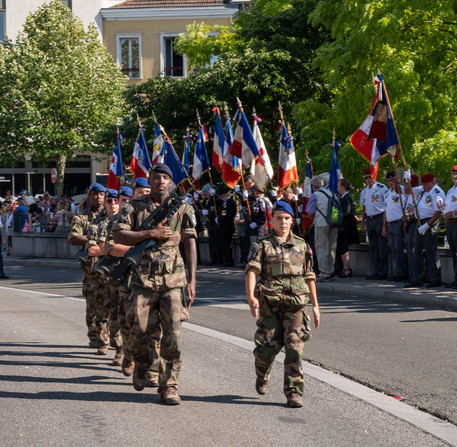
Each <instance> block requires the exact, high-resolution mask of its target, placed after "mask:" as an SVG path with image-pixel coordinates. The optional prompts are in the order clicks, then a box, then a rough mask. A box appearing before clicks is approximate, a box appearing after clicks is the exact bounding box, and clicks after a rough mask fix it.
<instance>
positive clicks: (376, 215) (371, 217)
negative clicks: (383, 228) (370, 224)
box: [367, 213, 384, 219]
mask: <svg viewBox="0 0 457 447" xmlns="http://www.w3.org/2000/svg"><path fill="white" fill-rule="evenodd" d="M383 214H384V213H379V214H375V215H374V216H367V217H369V218H370V219H374V218H375V217H379V216H382V215H383Z"/></svg>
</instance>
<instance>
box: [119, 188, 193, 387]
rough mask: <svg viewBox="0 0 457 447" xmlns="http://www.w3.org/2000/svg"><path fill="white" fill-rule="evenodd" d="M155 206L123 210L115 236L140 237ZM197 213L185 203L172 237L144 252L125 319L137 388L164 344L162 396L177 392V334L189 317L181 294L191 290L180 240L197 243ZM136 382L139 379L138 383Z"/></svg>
mask: <svg viewBox="0 0 457 447" xmlns="http://www.w3.org/2000/svg"><path fill="white" fill-rule="evenodd" d="M155 208H156V206H155V205H154V202H153V200H152V198H151V196H150V195H145V196H142V197H137V198H134V199H132V200H131V201H130V202H129V203H127V204H125V205H124V206H123V207H122V209H121V211H120V212H119V216H118V219H117V222H115V224H114V225H113V231H114V232H116V231H117V230H127V231H139V230H141V226H142V223H143V222H144V221H145V220H146V219H147V218H148V216H149V215H150V214H151V213H152V212H153V211H154V209H155ZM195 225H196V221H195V215H194V210H193V208H192V207H191V206H190V205H188V204H187V203H184V204H183V205H182V206H181V207H180V208H179V209H178V211H177V212H176V213H175V214H174V216H173V217H172V219H171V220H170V223H169V228H170V229H171V232H172V235H171V237H170V238H169V239H166V240H161V241H157V250H156V251H154V250H153V249H148V250H146V251H145V252H144V253H143V254H142V257H141V260H140V262H139V264H138V265H137V266H134V267H133V272H132V278H131V289H132V296H131V303H130V307H129V310H128V314H127V319H128V320H129V321H130V322H131V329H130V335H129V343H128V345H129V349H130V353H131V355H132V357H133V360H134V362H135V371H134V382H133V384H134V386H135V388H136V389H138V390H141V389H142V387H138V386H137V385H136V384H137V383H139V382H145V381H146V380H145V378H146V377H147V372H148V369H149V367H150V365H151V364H152V362H153V359H154V353H153V349H154V348H153V341H157V340H159V339H160V333H161V331H163V336H162V339H161V343H160V355H161V358H160V372H159V390H158V391H159V393H161V392H162V391H164V390H166V389H167V388H171V387H173V388H175V389H177V388H178V379H179V373H180V371H181V363H182V357H181V349H180V344H179V334H180V330H181V323H182V321H185V320H187V319H188V317H189V315H188V312H187V309H186V308H185V305H184V303H183V295H182V288H183V287H185V286H186V285H187V279H186V272H185V266H184V261H183V259H182V257H181V254H180V252H179V243H180V241H181V240H184V239H189V238H195V239H196V238H197V233H196V231H195ZM136 379H139V380H138V381H137V380H136Z"/></svg>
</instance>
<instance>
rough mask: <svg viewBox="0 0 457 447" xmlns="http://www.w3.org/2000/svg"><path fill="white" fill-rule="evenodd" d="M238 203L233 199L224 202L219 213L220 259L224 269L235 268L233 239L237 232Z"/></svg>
mask: <svg viewBox="0 0 457 447" xmlns="http://www.w3.org/2000/svg"><path fill="white" fill-rule="evenodd" d="M235 215H236V203H235V201H234V200H233V198H232V197H229V198H228V199H227V200H224V201H223V202H222V204H221V207H220V208H219V212H218V218H217V221H218V230H217V234H218V238H217V247H218V259H222V260H223V264H222V265H223V266H224V267H233V265H234V263H233V253H232V238H233V233H234V232H235V223H234V219H235Z"/></svg>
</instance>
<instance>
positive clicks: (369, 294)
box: [4, 257, 457, 312]
mask: <svg viewBox="0 0 457 447" xmlns="http://www.w3.org/2000/svg"><path fill="white" fill-rule="evenodd" d="M4 263H5V265H6V266H8V265H19V266H41V267H43V266H47V267H58V268H70V269H76V270H79V269H80V267H79V263H78V262H77V261H76V260H72V259H55V258H48V259H47V258H15V257H5V258H4ZM197 279H199V280H203V281H215V282H223V283H227V282H234V283H237V284H240V285H244V282H245V276H244V272H243V271H241V270H239V269H219V268H214V267H211V268H208V267H204V266H203V267H199V268H198V269H197ZM354 279H355V280H356V281H357V283H356V284H354V283H351V284H350V283H348V282H347V281H350V280H348V279H344V280H341V281H338V280H336V281H332V282H326V283H317V291H318V292H324V293H336V294H339V295H343V296H351V297H356V298H362V299H363V298H370V299H371V298H374V299H378V300H381V301H389V302H394V303H400V304H415V305H418V306H427V307H433V308H438V309H442V310H449V311H453V312H457V291H455V292H454V291H453V290H450V289H445V288H442V287H440V288H435V289H424V288H413V289H408V291H406V290H403V289H399V288H397V287H395V286H394V285H392V283H391V282H378V283H376V284H375V283H372V282H368V281H367V282H364V283H362V282H361V281H362V279H361V278H360V280H359V279H358V278H354Z"/></svg>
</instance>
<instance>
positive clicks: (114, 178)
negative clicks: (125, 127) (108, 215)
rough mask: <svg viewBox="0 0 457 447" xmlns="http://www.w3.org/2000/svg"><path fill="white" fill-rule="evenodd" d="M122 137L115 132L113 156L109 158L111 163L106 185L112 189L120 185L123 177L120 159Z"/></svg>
mask: <svg viewBox="0 0 457 447" xmlns="http://www.w3.org/2000/svg"><path fill="white" fill-rule="evenodd" d="M123 139H124V137H123V136H122V134H121V133H120V132H119V131H117V132H116V142H115V143H114V151H113V156H112V158H111V164H110V166H109V175H108V181H107V183H106V186H107V187H108V188H112V189H116V190H117V189H119V188H120V186H121V182H120V180H121V179H122V180H123V179H124V177H125V175H124V162H123V161H122V140H123Z"/></svg>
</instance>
